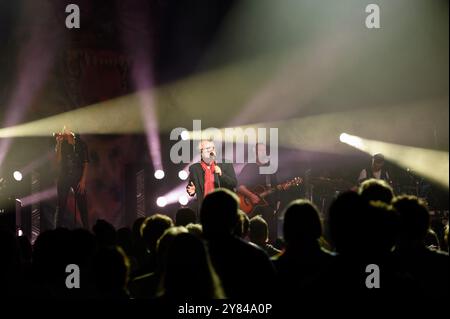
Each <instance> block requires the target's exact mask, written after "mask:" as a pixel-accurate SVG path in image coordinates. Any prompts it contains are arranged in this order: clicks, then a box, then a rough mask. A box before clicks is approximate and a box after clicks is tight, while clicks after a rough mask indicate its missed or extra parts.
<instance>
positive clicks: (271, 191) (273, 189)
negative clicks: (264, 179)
mask: <svg viewBox="0 0 450 319" xmlns="http://www.w3.org/2000/svg"><path fill="white" fill-rule="evenodd" d="M279 188H280V185H277V186H275V187H271V188H269V189H267V190H265V191H264V192H262V193H260V194H259V197H261V198H263V197H266V196H267V195H270V194H272V193H273V192H274V191H276V190H277V189H279Z"/></svg>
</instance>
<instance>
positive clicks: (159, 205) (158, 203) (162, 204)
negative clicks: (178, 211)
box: [156, 196, 167, 207]
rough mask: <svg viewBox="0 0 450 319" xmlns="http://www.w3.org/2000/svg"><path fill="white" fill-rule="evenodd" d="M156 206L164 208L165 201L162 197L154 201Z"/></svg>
mask: <svg viewBox="0 0 450 319" xmlns="http://www.w3.org/2000/svg"><path fill="white" fill-rule="evenodd" d="M156 205H158V207H164V206H166V205H167V199H166V198H165V197H164V196H160V197H158V198H157V199H156Z"/></svg>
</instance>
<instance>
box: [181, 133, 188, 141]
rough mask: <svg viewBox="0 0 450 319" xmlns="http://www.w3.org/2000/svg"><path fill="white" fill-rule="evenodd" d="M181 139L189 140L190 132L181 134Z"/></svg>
mask: <svg viewBox="0 0 450 319" xmlns="http://www.w3.org/2000/svg"><path fill="white" fill-rule="evenodd" d="M180 137H181V139H182V140H183V141H187V140H188V139H189V132H188V131H183V132H181V134H180Z"/></svg>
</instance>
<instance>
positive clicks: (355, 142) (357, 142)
mask: <svg viewBox="0 0 450 319" xmlns="http://www.w3.org/2000/svg"><path fill="white" fill-rule="evenodd" d="M339 140H340V141H341V142H342V143H345V144H348V145H350V146H353V147H356V148H358V149H360V150H362V149H363V147H364V143H363V141H362V139H361V138H359V137H357V136H353V135H349V134H347V133H342V134H341V135H340V136H339Z"/></svg>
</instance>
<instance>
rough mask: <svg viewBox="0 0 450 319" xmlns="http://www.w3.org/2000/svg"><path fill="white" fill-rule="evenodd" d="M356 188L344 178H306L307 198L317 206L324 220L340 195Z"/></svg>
mask: <svg viewBox="0 0 450 319" xmlns="http://www.w3.org/2000/svg"><path fill="white" fill-rule="evenodd" d="M356 188H357V186H356V185H355V184H354V183H351V182H349V181H347V180H345V179H343V178H329V177H324V176H319V177H308V178H305V197H306V198H307V199H309V200H310V201H311V202H312V203H314V204H315V205H316V206H317V208H318V209H319V212H320V214H321V215H322V216H321V217H323V218H324V217H325V214H326V211H327V210H328V207H329V205H330V204H331V202H332V201H333V200H334V199H335V198H336V197H337V196H338V195H339V194H340V193H343V192H345V191H349V190H355V189H356Z"/></svg>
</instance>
